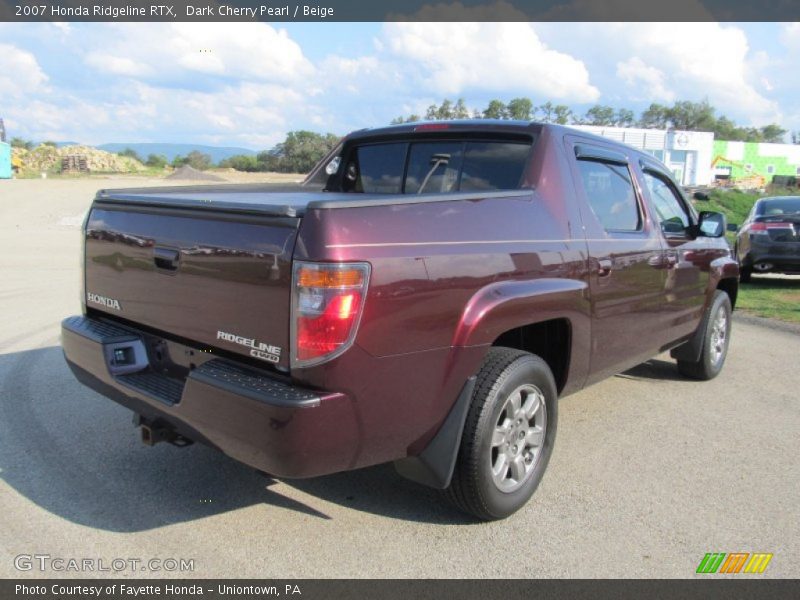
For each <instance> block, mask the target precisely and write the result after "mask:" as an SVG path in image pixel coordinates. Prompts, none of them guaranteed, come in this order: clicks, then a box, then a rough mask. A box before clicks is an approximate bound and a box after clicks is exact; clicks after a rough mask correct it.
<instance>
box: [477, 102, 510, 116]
mask: <svg viewBox="0 0 800 600" xmlns="http://www.w3.org/2000/svg"><path fill="white" fill-rule="evenodd" d="M483 118H484V119H507V118H508V108H507V107H506V105H505V104H503V102H502V101H500V100H492V101H491V102H489V105H488V106H487V107H486V109H485V110H484V111H483Z"/></svg>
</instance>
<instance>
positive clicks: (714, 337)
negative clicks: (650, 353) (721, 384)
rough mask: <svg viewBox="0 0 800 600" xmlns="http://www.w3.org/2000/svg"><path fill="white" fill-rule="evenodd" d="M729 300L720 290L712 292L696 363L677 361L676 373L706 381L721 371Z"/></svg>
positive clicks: (728, 328)
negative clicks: (712, 296)
mask: <svg viewBox="0 0 800 600" xmlns="http://www.w3.org/2000/svg"><path fill="white" fill-rule="evenodd" d="M731 311H732V309H731V300H730V298H729V297H728V294H726V293H725V292H723V291H721V290H717V291H716V292H714V298H713V299H712V301H711V306H709V308H708V319H707V320H706V322H705V331H704V332H703V347H702V349H701V350H700V358H699V359H698V360H697V361H686V360H679V361H678V371H680V372H681V373H682V374H683V375H685V376H686V377H689V378H691V379H699V380H700V381H708V380H709V379H714V377H716V376H717V375H719V373H720V371H722V367H723V365H724V364H725V358H726V357H727V355H728V345H729V344H730V333H731Z"/></svg>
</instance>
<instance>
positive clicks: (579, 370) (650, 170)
mask: <svg viewBox="0 0 800 600" xmlns="http://www.w3.org/2000/svg"><path fill="white" fill-rule="evenodd" d="M725 229H726V224H725V220H724V217H723V216H722V215H720V214H719V213H713V212H701V213H699V214H698V213H697V212H696V211H695V210H694V208H693V207H692V205H691V204H690V203H689V202H687V200H686V199H685V198H684V196H683V194H682V193H681V191H680V190H679V188H678V186H677V185H676V184H675V182H674V180H673V179H672V177H671V175H670V173H669V171H668V170H667V169H666V168H665V167H664V165H663V164H661V163H660V162H658V161H657V160H655V159H654V158H653V157H652V156H650V155H648V154H645V153H642V152H639V151H637V150H635V149H633V148H630V147H628V146H624V145H622V144H619V143H616V142H613V141H610V140H607V139H603V138H600V137H596V136H592V135H589V134H586V133H582V132H579V131H575V130H572V129H569V128H565V127H560V126H554V125H542V124H537V123H526V122H514V121H463V122H459V121H454V122H437V123H422V124H407V125H400V126H396V127H389V128H384V129H376V130H364V131H359V132H356V133H354V134H351V135H350V136H348V137H346V138H345V139H344V140H343V141H342V143H341V144H340V145H339V147H338V148H336V149H335V150H334V151H333V152H332V153H331V154H330V155H328V156H327V157H326V158H325V159H323V160H322V162H321V163H320V164H319V165H318V166H317V167H316V168H315V169H314V171H313V172H312V173H311V174H310V175H309V177H308V178H307V179H306V181H305V182H304V183H303V184H302V185H301V186H296V187H295V188H285V189H284V188H268V187H265V186H261V187H253V186H244V187H243V186H222V187H219V186H217V187H199V188H198V187H192V188H156V189H153V188H150V189H138V190H104V191H101V192H99V193H98V194H97V197H96V198H95V200H94V203H93V205H92V207H91V211H90V212H89V215H88V217H87V220H86V223H85V230H84V233H85V235H84V240H85V259H84V260H85V270H84V273H85V278H84V286H85V290H84V295H83V297H84V300H85V303H84V309H83V314H82V315H80V316H76V317H71V318H68V319H66V320H65V321H64V322H63V328H62V339H63V348H64V354H65V356H66V360H67V362H68V363H69V366H70V367H71V368H72V370H73V372H74V373H75V375H76V377H77V378H78V379H79V380H80V381H81V382H83V383H84V384H86V385H88V386H89V387H91V388H93V389H94V390H97V391H98V392H100V393H101V394H103V395H105V396H108V397H109V398H111V399H113V400H115V401H117V402H119V403H121V404H123V405H125V406H127V407H129V408H130V409H132V410H133V411H134V413H135V415H136V416H135V422H136V423H138V424H139V425H140V426H141V430H142V438H143V440H144V441H145V442H146V443H148V444H153V443H156V442H158V441H168V442H172V443H174V444H176V445H186V444H188V443H191V442H192V441H199V442H203V443H206V444H209V445H211V446H213V447H215V448H218V449H219V450H221V451H222V452H224V453H225V454H227V455H228V456H231V457H233V458H235V459H236V460H239V461H241V462H243V463H246V464H248V465H251V466H252V467H254V468H256V469H259V470H261V471H263V472H266V473H268V474H270V475H273V476H275V477H283V478H295V477H313V476H316V475H323V474H326V473H334V472H337V471H345V470H349V469H358V468H361V467H366V466H369V465H375V464H378V463H385V462H390V461H393V462H394V463H395V466H396V468H397V471H399V473H400V474H402V475H404V476H406V477H408V478H410V479H412V480H415V481H417V482H420V483H423V484H426V485H429V486H433V487H436V488H440V489H444V490H446V491H447V494H448V495H449V497H450V498H451V499H452V500H453V501H454V502H455V504H456V505H457V506H458V507H459V508H461V509H463V510H464V511H467V512H468V513H471V514H472V515H475V516H476V517H478V518H480V519H498V518H503V517H506V516H508V515H510V514H512V513H513V512H515V511H516V510H518V509H519V508H520V507H521V506H523V505H524V504H525V503H526V502H527V500H528V499H529V498H530V497H531V495H532V494H533V492H534V490H535V488H536V487H537V485H538V483H539V481H540V480H541V478H542V474H543V473H544V471H545V468H546V466H547V462H548V460H549V458H550V455H551V453H552V449H553V443H554V440H555V434H556V422H557V415H558V404H557V398H558V397H559V396H564V395H567V394H570V393H572V392H575V391H577V390H580V389H582V388H584V387H586V386H588V385H590V384H592V383H594V382H597V381H599V380H601V379H603V378H605V377H608V376H610V375H612V374H614V373H618V372H620V371H623V370H625V369H628V368H630V367H632V366H634V365H636V364H637V363H640V362H642V361H645V360H647V359H649V358H651V357H653V356H655V355H657V354H658V353H660V352H664V351H666V350H671V351H672V356H673V357H674V358H676V359H677V365H678V369H679V370H680V371H681V372H682V373H684V374H685V375H687V376H689V377H692V378H695V379H701V380H702V379H711V378H712V377H714V376H716V375H717V374H718V373H719V371H720V370H721V368H722V365H723V363H724V361H725V356H726V352H727V348H728V341H729V336H730V326H731V310H732V307H733V306H734V304H735V302H736V292H737V285H738V284H737V281H738V279H737V278H738V266H737V263H736V261H735V260H734V259H733V258H732V257H731V254H730V251H729V249H728V246H727V244H726V242H725V240H724V239H723V238H722V236H723V234H724V232H725Z"/></svg>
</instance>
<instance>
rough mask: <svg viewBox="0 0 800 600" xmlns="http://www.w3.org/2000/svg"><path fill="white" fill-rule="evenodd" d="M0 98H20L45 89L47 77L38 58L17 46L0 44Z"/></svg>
mask: <svg viewBox="0 0 800 600" xmlns="http://www.w3.org/2000/svg"><path fill="white" fill-rule="evenodd" d="M0 56H2V57H3V60H2V67H0V97H5V98H20V97H22V96H24V95H25V94H29V93H32V92H38V91H40V90H42V89H43V88H44V87H45V84H46V83H47V80H48V78H47V75H46V74H45V73H44V71H42V68H41V67H40V66H39V62H38V61H37V60H36V57H35V56H34V55H33V54H31V53H30V52H28V51H26V50H20V49H19V48H17V47H16V46H12V45H10V44H2V43H0Z"/></svg>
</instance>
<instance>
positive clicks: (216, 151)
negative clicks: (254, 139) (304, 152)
mask: <svg viewBox="0 0 800 600" xmlns="http://www.w3.org/2000/svg"><path fill="white" fill-rule="evenodd" d="M95 148H97V149H99V150H105V151H106V152H121V151H122V150H125V148H130V149H131V150H133V151H134V152H136V154H138V155H139V156H141V157H142V158H143V159H146V158H147V155H148V154H163V155H164V156H166V157H167V160H168V161H171V160H172V159H173V158H175V157H176V156H179V155H180V156H186V155H187V154H189V152H191V151H192V150H197V151H198V152H202V153H204V154H208V155H209V156H211V160H212V161H213V162H215V163H218V162H219V161H221V160H224V159H226V158H230V157H231V156H236V155H237V154H246V155H248V156H255V155H256V154H257V152H256V151H255V150H250V149H249V148H236V147H233V146H203V145H201V144H165V143H130V144H125V143H121V144H118V143H112V144H100V145H99V146H95Z"/></svg>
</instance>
